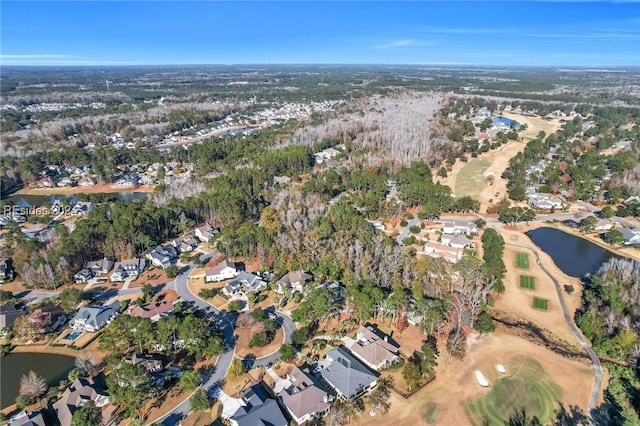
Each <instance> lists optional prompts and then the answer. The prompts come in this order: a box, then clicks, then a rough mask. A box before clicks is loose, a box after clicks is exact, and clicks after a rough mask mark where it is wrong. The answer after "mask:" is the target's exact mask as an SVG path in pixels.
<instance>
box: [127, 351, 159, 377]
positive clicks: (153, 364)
mask: <svg viewBox="0 0 640 426" xmlns="http://www.w3.org/2000/svg"><path fill="white" fill-rule="evenodd" d="M125 362H126V363H127V364H131V365H141V366H143V367H144V369H145V370H147V371H148V372H149V373H159V372H161V371H162V369H163V364H162V359H160V358H159V357H157V356H153V355H138V354H135V353H134V354H133V356H132V357H131V359H127V360H125Z"/></svg>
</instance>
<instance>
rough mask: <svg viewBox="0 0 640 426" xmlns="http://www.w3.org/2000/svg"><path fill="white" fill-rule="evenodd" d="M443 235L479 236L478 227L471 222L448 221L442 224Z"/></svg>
mask: <svg viewBox="0 0 640 426" xmlns="http://www.w3.org/2000/svg"><path fill="white" fill-rule="evenodd" d="M442 233H443V234H453V235H460V234H465V235H469V234H477V233H478V226H477V225H476V224H475V223H474V222H473V221H470V220H448V221H444V222H442Z"/></svg>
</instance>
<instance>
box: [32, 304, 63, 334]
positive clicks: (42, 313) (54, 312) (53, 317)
mask: <svg viewBox="0 0 640 426" xmlns="http://www.w3.org/2000/svg"><path fill="white" fill-rule="evenodd" d="M65 319H66V317H65V315H64V310H62V308H61V307H60V306H55V305H45V306H42V307H40V308H38V309H36V310H35V311H33V312H32V313H31V314H30V315H29V321H30V322H31V323H33V324H34V325H35V327H36V328H37V329H38V333H41V334H44V333H48V332H50V331H54V330H56V329H57V328H58V327H60V326H61V325H62V324H64V321H65Z"/></svg>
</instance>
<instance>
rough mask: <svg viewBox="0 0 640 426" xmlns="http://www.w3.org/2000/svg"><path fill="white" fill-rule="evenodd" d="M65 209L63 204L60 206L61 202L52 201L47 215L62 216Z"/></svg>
mask: <svg viewBox="0 0 640 426" xmlns="http://www.w3.org/2000/svg"><path fill="white" fill-rule="evenodd" d="M65 210H66V208H65V206H64V204H62V201H60V200H53V203H51V207H50V208H49V213H51V214H56V215H57V214H63V213H64V212H65Z"/></svg>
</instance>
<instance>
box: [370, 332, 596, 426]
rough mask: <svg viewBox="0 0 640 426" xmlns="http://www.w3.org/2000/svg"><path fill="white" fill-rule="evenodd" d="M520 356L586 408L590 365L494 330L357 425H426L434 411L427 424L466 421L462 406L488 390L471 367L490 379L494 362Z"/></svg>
mask: <svg viewBox="0 0 640 426" xmlns="http://www.w3.org/2000/svg"><path fill="white" fill-rule="evenodd" d="M522 356H526V357H530V358H533V359H535V360H536V361H538V362H539V363H540V364H541V365H542V367H543V368H544V371H545V372H546V373H547V374H548V375H549V376H550V377H551V379H552V380H553V381H554V382H555V383H557V384H558V385H559V386H560V388H561V389H562V391H563V398H562V399H563V402H564V404H565V406H566V405H568V404H572V405H578V406H579V407H582V408H586V406H587V403H588V400H589V394H590V392H591V386H592V384H593V369H591V368H589V367H588V366H586V365H584V364H582V363H580V362H578V361H574V360H568V359H566V358H563V357H562V356H560V355H558V354H555V353H553V352H551V351H549V350H547V349H544V348H541V347H540V346H538V345H535V344H533V343H531V342H528V341H526V340H524V339H521V338H518V337H515V336H509V335H505V334H502V333H493V334H491V335H488V336H481V337H479V338H478V339H477V340H476V343H475V344H474V345H473V346H472V347H471V348H470V349H469V350H468V353H467V356H466V357H465V359H464V360H454V361H453V362H452V363H451V364H449V365H447V364H446V356H445V354H441V356H440V357H439V359H438V363H439V366H438V368H437V370H436V371H437V376H436V379H435V380H434V381H433V382H432V383H430V384H429V385H427V386H425V387H424V388H423V389H421V390H420V391H419V392H417V393H416V394H415V395H413V396H412V397H410V398H408V399H405V398H402V397H401V396H399V395H398V394H396V393H395V392H393V393H392V396H391V410H390V411H389V412H388V413H387V414H386V415H381V414H378V415H377V416H376V417H370V416H369V414H368V413H363V414H362V415H361V418H360V421H359V422H358V424H363V425H364V424H376V425H383V426H387V425H388V426H405V425H406V426H415V425H418V424H426V420H425V417H426V415H427V414H433V416H432V417H433V422H432V424H435V425H468V424H471V422H470V421H469V419H468V418H467V416H466V415H465V412H464V406H465V404H467V403H468V402H470V401H472V400H475V399H477V398H479V397H481V396H483V395H486V394H487V393H488V392H489V389H484V388H481V387H480V386H479V385H478V384H477V383H476V381H475V378H474V371H475V370H480V371H482V372H483V374H484V375H485V376H486V377H487V378H488V379H489V381H493V380H494V379H495V377H496V376H497V372H496V370H495V364H504V365H508V364H509V362H510V360H511V359H513V358H515V357H522ZM428 411H429V412H430V413H428Z"/></svg>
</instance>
